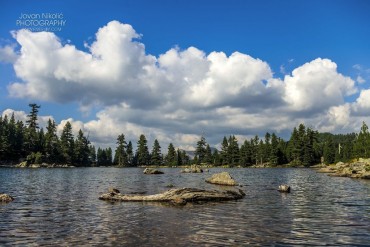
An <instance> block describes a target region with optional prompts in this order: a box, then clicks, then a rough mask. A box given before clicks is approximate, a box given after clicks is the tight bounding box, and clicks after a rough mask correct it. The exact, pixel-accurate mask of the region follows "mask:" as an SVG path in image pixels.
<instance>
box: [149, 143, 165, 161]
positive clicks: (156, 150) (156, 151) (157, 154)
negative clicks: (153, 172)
mask: <svg viewBox="0 0 370 247" xmlns="http://www.w3.org/2000/svg"><path fill="white" fill-rule="evenodd" d="M150 161H151V164H152V165H158V166H160V165H162V163H163V160H162V153H161V146H160V145H159V142H158V140H157V139H155V140H154V143H153V148H152V154H151V160H150Z"/></svg>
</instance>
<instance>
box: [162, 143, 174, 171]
mask: <svg viewBox="0 0 370 247" xmlns="http://www.w3.org/2000/svg"><path fill="white" fill-rule="evenodd" d="M165 159H166V165H168V166H176V163H177V154H176V150H175V147H174V146H173V144H172V143H170V144H169V145H168V151H167V155H166V158H165Z"/></svg>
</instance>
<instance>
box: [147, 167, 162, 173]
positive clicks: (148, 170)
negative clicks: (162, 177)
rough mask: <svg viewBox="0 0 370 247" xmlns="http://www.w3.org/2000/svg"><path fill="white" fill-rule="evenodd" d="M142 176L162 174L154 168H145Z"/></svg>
mask: <svg viewBox="0 0 370 247" xmlns="http://www.w3.org/2000/svg"><path fill="white" fill-rule="evenodd" d="M144 174H163V172H162V171H160V170H157V169H154V168H145V170H144Z"/></svg>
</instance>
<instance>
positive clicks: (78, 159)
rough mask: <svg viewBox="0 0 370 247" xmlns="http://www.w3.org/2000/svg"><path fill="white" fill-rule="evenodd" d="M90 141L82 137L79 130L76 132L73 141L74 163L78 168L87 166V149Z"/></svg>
mask: <svg viewBox="0 0 370 247" xmlns="http://www.w3.org/2000/svg"><path fill="white" fill-rule="evenodd" d="M89 145H90V141H89V140H88V139H87V138H86V137H85V136H84V133H83V132H82V130H81V129H80V130H79V131H78V135H77V139H76V141H75V145H74V148H75V151H74V155H75V163H76V164H77V165H78V166H87V165H89V155H90V149H89Z"/></svg>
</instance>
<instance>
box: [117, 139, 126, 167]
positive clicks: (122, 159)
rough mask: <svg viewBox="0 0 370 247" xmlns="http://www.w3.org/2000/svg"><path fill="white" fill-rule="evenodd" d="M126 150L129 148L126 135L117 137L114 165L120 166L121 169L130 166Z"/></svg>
mask: <svg viewBox="0 0 370 247" xmlns="http://www.w3.org/2000/svg"><path fill="white" fill-rule="evenodd" d="M126 148H127V143H126V140H125V135H124V134H121V135H119V136H118V137H117V148H116V151H115V154H114V161H113V164H114V165H116V166H120V167H124V166H128V159H127V152H126Z"/></svg>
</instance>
